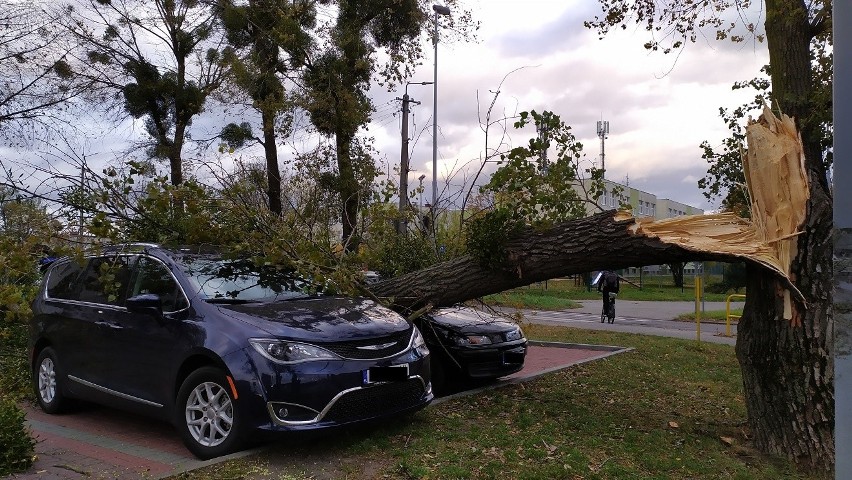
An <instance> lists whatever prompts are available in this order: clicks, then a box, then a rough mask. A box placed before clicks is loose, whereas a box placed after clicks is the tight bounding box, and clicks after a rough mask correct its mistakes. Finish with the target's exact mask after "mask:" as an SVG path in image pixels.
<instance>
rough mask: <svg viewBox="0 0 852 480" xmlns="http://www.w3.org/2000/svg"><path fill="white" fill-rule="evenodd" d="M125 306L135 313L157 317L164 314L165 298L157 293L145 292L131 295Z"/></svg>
mask: <svg viewBox="0 0 852 480" xmlns="http://www.w3.org/2000/svg"><path fill="white" fill-rule="evenodd" d="M125 306H126V307H127V310H128V311H130V312H133V313H142V314H148V315H151V316H153V317H156V318H161V317H162V316H163V300H162V299H161V298H160V296H159V295H157V294H155V293H143V294H140V295H136V296H133V297H130V298H128V299H127V302H126V303H125Z"/></svg>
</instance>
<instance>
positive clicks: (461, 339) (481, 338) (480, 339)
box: [453, 335, 491, 346]
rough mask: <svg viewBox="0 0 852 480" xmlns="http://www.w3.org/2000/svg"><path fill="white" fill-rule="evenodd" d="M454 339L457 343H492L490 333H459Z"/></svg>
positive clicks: (462, 344) (464, 344)
mask: <svg viewBox="0 0 852 480" xmlns="http://www.w3.org/2000/svg"><path fill="white" fill-rule="evenodd" d="M453 340H454V341H455V342H456V345H461V346H467V345H491V337H489V336H488V335H457V336H456V337H455V338H453Z"/></svg>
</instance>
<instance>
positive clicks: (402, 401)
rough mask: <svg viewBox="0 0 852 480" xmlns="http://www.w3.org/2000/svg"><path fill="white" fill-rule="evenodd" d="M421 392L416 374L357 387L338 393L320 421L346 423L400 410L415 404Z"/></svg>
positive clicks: (420, 396) (421, 388) (419, 381)
mask: <svg viewBox="0 0 852 480" xmlns="http://www.w3.org/2000/svg"><path fill="white" fill-rule="evenodd" d="M424 393H425V388H424V387H423V382H422V381H421V380H420V379H419V378H410V379H408V380H406V381H404V382H391V383H383V384H379V385H375V386H372V387H369V388H360V389H358V390H353V391H351V392H349V393H347V394H346V395H344V396H342V397H340V398H339V399H338V400H337V402H335V404H334V406H332V407H331V409H329V411H328V412H326V414H325V416H324V417H323V421H333V422H339V423H345V422H352V421H357V420H366V419H369V418H374V417H379V416H384V415H386V414H390V413H395V412H399V411H401V410H404V409H406V408H408V407H412V406H414V405H417V403H418V402H419V401H420V399H421V398H422V397H423V394H424Z"/></svg>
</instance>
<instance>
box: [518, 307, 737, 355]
mask: <svg viewBox="0 0 852 480" xmlns="http://www.w3.org/2000/svg"><path fill="white" fill-rule="evenodd" d="M581 303H582V304H583V307H582V308H577V309H571V310H560V311H541V310H524V311H523V315H524V321H526V322H530V323H537V324H543V325H562V326H569V327H575V328H585V329H591V330H610V331H615V332H627V333H639V334H643V335H658V336H663V337H673V338H684V339H691V340H695V339H697V338H698V335H697V329H696V324H695V323H694V322H683V321H676V320H674V318H676V317H677V316H678V315H680V314H683V313H690V312H694V311H695V303H693V302H634V301H627V300H617V301H616V305H615V323H613V324H608V323H601V318H600V311H601V302H600V301H598V300H589V301H583V302H581ZM734 307H740V308H741V307H742V303H732V304H731V308H734ZM704 309H705V310H707V311H710V310H724V309H725V303H724V302H706V303H705V304H704ZM736 334H737V327H736V325H735V324H734V325H731V335H732V336H730V337H727V336H725V325H724V324H721V325H720V324H712V323H706V322H703V323H701V336H700V339H701V341H702V342H712V343H723V344H728V345H734V344H735V343H736Z"/></svg>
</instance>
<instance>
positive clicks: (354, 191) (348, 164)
mask: <svg viewBox="0 0 852 480" xmlns="http://www.w3.org/2000/svg"><path fill="white" fill-rule="evenodd" d="M336 141H337V171H338V187H339V192H340V203H341V209H342V212H341V216H340V218H341V220H342V222H343V238H342V242H343V247H344V248H345V249H346V251H347V252H352V251H356V250H357V249H358V237H357V235H356V232H357V227H358V203H359V202H358V183H357V182H356V181H355V169H354V167H353V165H352V149H351V146H352V137H351V136H350V135H349V134H345V133H338V134H337V135H336Z"/></svg>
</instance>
